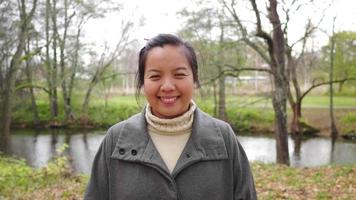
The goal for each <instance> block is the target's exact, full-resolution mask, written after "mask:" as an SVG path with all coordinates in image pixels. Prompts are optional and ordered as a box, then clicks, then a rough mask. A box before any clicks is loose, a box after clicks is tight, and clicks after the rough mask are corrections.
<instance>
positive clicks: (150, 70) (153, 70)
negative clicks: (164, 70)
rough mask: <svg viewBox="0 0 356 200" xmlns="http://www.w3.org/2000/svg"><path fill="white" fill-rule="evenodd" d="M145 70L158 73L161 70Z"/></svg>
mask: <svg viewBox="0 0 356 200" xmlns="http://www.w3.org/2000/svg"><path fill="white" fill-rule="evenodd" d="M147 72H157V73H159V72H161V71H160V70H158V69H148V70H147Z"/></svg>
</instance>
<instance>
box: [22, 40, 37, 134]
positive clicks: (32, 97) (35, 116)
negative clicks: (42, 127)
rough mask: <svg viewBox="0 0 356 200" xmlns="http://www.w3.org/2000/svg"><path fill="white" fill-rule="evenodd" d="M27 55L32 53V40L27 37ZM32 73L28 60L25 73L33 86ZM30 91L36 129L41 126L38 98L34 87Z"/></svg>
mask: <svg viewBox="0 0 356 200" xmlns="http://www.w3.org/2000/svg"><path fill="white" fill-rule="evenodd" d="M25 53H26V54H29V53H30V38H29V36H27V47H26V48H25ZM32 71H33V69H32V66H31V63H30V60H28V59H27V60H26V68H25V73H26V76H27V82H28V83H29V84H30V85H32V73H33V72H32ZM29 90H30V98H31V108H32V112H33V125H34V127H38V126H39V124H40V119H39V116H38V110H37V104H36V98H35V94H34V90H33V87H30V88H29Z"/></svg>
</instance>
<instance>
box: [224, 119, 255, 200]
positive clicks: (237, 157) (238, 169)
mask: <svg viewBox="0 0 356 200" xmlns="http://www.w3.org/2000/svg"><path fill="white" fill-rule="evenodd" d="M228 128H229V132H230V137H231V140H230V141H231V144H232V151H233V153H232V155H233V167H234V199H235V200H242V199H244V200H255V199H257V195H256V189H255V183H254V180H253V175H252V172H251V168H250V164H249V161H248V159H247V156H246V153H245V151H244V149H243V148H242V146H241V144H240V143H239V141H238V140H237V137H236V135H235V133H234V131H233V130H232V128H231V127H230V125H228Z"/></svg>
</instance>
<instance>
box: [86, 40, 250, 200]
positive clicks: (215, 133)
mask: <svg viewBox="0 0 356 200" xmlns="http://www.w3.org/2000/svg"><path fill="white" fill-rule="evenodd" d="M198 86H199V81H198V64H197V59H196V54H195V52H194V50H193V48H192V47H191V46H190V45H189V44H188V43H186V42H183V41H182V40H181V39H179V38H178V37H176V36H174V35H170V34H160V35H158V36H156V37H154V38H152V39H151V40H149V41H148V42H147V44H146V45H145V47H143V48H142V49H141V51H140V54H139V66H138V72H137V89H138V91H139V90H140V89H143V93H144V96H145V98H146V100H147V102H148V104H147V106H146V107H145V109H144V110H143V111H142V112H141V113H139V114H137V115H134V116H133V117H131V118H129V119H127V120H125V121H122V122H120V123H118V124H116V125H114V126H112V127H111V128H110V129H109V130H108V133H107V135H106V136H105V138H104V140H103V142H102V144H101V146H100V148H99V150H98V152H97V155H96V156H95V159H94V163H93V168H92V174H91V178H90V182H89V185H88V188H87V191H86V194H85V199H118V200H121V199H122V200H131V199H135V200H138V199H145V200H151V199H152V200H159V199H162V200H169V199H181V200H188V199H189V200H229V199H231V200H232V199H256V192H255V186H254V182H253V177H252V174H251V171H250V167H249V163H248V160H247V157H246V155H245V152H244V150H243V149H242V147H241V145H240V144H239V142H238V141H237V139H236V136H235V134H234V132H233V131H232V129H231V127H230V125H228V124H227V123H225V122H223V121H220V120H218V119H215V118H212V117H210V116H208V115H207V114H205V113H203V112H202V111H200V110H199V108H197V106H196V105H195V103H194V102H193V101H192V98H193V93H194V90H195V88H196V87H198Z"/></svg>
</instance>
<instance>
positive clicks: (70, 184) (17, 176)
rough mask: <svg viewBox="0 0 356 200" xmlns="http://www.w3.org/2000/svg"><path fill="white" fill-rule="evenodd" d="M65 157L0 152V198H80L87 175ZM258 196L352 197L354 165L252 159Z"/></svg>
mask: <svg viewBox="0 0 356 200" xmlns="http://www.w3.org/2000/svg"><path fill="white" fill-rule="evenodd" d="M68 166H69V165H68V159H67V158H65V157H61V156H58V157H57V158H56V159H54V160H53V161H52V162H51V163H50V164H49V165H48V166H47V167H43V168H40V169H33V168H30V167H29V166H27V165H26V164H25V162H24V161H23V160H17V159H15V158H12V157H7V156H4V155H1V154H0V199H1V200H10V199H11V200H12V199H22V200H30V199H37V200H51V199H63V200H76V199H82V198H83V194H84V191H85V187H86V184H87V182H88V176H86V175H74V174H73V173H72V172H71V171H70V169H69V167H68ZM251 167H252V172H253V174H254V178H255V185H256V190H257V195H258V198H259V199H262V200H264V199H271V200H272V199H273V200H275V199H297V200H298V199H320V200H321V199H345V200H346V199H353V198H354V195H355V192H356V188H355V187H356V165H347V166H333V165H332V166H324V167H316V168H295V167H286V166H281V165H276V164H263V163H252V165H251Z"/></svg>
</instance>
